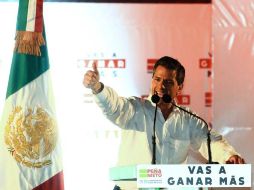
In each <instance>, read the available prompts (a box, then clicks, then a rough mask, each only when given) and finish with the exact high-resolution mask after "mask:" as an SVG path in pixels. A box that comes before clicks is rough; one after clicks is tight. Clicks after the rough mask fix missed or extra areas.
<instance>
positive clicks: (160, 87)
mask: <svg viewBox="0 0 254 190" xmlns="http://www.w3.org/2000/svg"><path fill="white" fill-rule="evenodd" d="M182 87H183V85H182V84H181V85H178V84H177V81H176V70H168V69H167V68H165V67H163V66H160V65H159V66H158V67H157V69H156V70H155V72H154V75H153V78H152V82H151V90H152V94H154V93H155V92H157V93H158V96H159V97H161V98H162V96H163V95H164V94H169V95H170V96H171V98H172V99H174V98H175V97H176V96H177V94H178V92H179V91H181V90H182ZM159 103H162V102H161V101H160V102H159Z"/></svg>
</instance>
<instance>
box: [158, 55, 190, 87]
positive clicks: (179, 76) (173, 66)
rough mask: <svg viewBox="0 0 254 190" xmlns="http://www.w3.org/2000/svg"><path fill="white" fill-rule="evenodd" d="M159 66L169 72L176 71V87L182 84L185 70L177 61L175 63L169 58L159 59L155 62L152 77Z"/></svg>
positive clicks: (174, 60)
mask: <svg viewBox="0 0 254 190" xmlns="http://www.w3.org/2000/svg"><path fill="white" fill-rule="evenodd" d="M159 65H160V66H163V67H165V68H167V69H169V70H175V71H176V81H177V83H178V85H181V84H183V82H184V77H185V69H184V67H183V66H182V64H181V63H180V62H179V61H177V60H176V59H174V58H172V57H169V56H164V57H161V58H160V59H159V60H157V61H156V63H155V65H154V67H153V75H154V72H155V70H156V69H157V67H158V66H159Z"/></svg>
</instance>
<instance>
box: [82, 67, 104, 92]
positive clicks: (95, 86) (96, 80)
mask: <svg viewBox="0 0 254 190" xmlns="http://www.w3.org/2000/svg"><path fill="white" fill-rule="evenodd" d="M83 84H84V86H85V87H86V88H90V89H92V91H93V92H94V93H96V92H98V91H99V90H100V89H101V85H102V84H101V83H100V74H99V71H98V69H97V64H96V63H93V70H89V71H87V72H86V73H85V76H84V80H83Z"/></svg>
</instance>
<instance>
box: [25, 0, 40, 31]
mask: <svg viewBox="0 0 254 190" xmlns="http://www.w3.org/2000/svg"><path fill="white" fill-rule="evenodd" d="M36 3H37V0H29V3H28V10H27V23H26V31H31V32H33V31H34V29H35V18H36Z"/></svg>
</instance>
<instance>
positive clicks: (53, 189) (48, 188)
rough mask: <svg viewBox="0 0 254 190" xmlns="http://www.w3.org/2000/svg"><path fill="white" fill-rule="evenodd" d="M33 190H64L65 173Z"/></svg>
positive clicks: (58, 174) (60, 173)
mask: <svg viewBox="0 0 254 190" xmlns="http://www.w3.org/2000/svg"><path fill="white" fill-rule="evenodd" d="M33 190H64V177H63V171H61V172H59V173H57V174H56V175H55V176H53V177H51V178H50V179H48V180H47V181H45V182H44V183H42V184H40V185H39V186H37V187H35V188H33Z"/></svg>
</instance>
